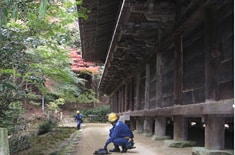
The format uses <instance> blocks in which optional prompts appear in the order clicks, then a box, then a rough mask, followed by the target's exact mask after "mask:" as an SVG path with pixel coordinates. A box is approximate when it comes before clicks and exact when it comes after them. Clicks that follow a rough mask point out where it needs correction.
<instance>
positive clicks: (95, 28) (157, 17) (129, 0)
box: [79, 0, 204, 95]
mask: <svg viewBox="0 0 235 155" xmlns="http://www.w3.org/2000/svg"><path fill="white" fill-rule="evenodd" d="M91 2H93V3H91ZM83 3H84V5H83V6H84V7H86V8H88V9H89V10H91V13H90V14H89V15H88V16H89V18H88V20H86V21H84V20H79V26H80V33H81V41H82V53H83V58H84V59H85V60H88V61H94V62H103V63H104V62H105V69H104V72H103V75H102V78H101V80H100V83H99V90H100V91H101V92H103V93H105V94H107V95H109V94H111V93H112V92H113V91H114V90H115V89H116V88H117V87H118V86H119V85H120V83H121V82H122V81H123V80H124V79H126V78H127V77H129V76H130V73H133V72H134V71H135V69H136V67H137V66H138V65H139V64H141V63H142V62H143V61H145V59H146V58H147V57H149V56H150V55H151V54H153V53H154V52H155V51H154V50H155V49H156V47H157V46H158V45H159V44H161V47H164V46H166V47H167V46H168V45H169V44H168V43H167V41H169V37H168V36H169V35H168V34H171V36H173V35H174V32H175V33H178V32H177V29H176V30H175V31H173V32H172V30H173V28H175V27H176V26H177V23H176V20H177V22H179V21H180V20H179V19H177V18H179V17H178V16H176V14H177V13H178V12H179V10H178V9H177V7H178V6H180V8H181V10H180V11H185V13H184V15H188V14H191V12H194V11H195V10H198V8H200V6H201V5H203V4H204V3H202V1H200V0H199V1H188V0H123V1H121V0H97V1H91V0H84V1H83ZM197 15H198V17H197ZM176 17H177V18H176ZM180 18H181V19H184V18H185V17H180ZM200 18H201V17H200V11H199V13H197V14H196V17H194V18H192V20H188V21H187V22H188V23H187V22H186V25H184V27H183V28H186V27H187V26H188V27H190V24H193V21H194V20H195V19H196V20H200ZM116 25H117V26H116ZM180 28H181V27H179V28H178V30H179V31H181V30H180ZM164 38H168V39H165V41H164Z"/></svg>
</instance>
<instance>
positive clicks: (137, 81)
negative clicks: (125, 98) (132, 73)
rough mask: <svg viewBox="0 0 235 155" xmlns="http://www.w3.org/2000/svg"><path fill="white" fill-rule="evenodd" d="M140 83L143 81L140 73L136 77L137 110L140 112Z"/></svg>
mask: <svg viewBox="0 0 235 155" xmlns="http://www.w3.org/2000/svg"><path fill="white" fill-rule="evenodd" d="M140 81H141V74H140V73H139V72H138V73H137V75H136V87H135V110H140Z"/></svg>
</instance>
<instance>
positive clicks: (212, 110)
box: [122, 99, 234, 117]
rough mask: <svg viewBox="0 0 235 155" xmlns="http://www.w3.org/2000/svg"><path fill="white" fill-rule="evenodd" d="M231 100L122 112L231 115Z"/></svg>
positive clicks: (128, 113) (164, 114)
mask: <svg viewBox="0 0 235 155" xmlns="http://www.w3.org/2000/svg"><path fill="white" fill-rule="evenodd" d="M233 102H234V100H233V99H231V100H223V101H218V102H216V101H214V102H210V103H197V104H190V105H175V106H172V107H166V108H156V109H151V110H137V111H129V112H124V113H122V114H127V115H130V116H158V115H163V116H173V115H185V116H202V115H213V114H217V115H219V114H220V115H228V116H231V117H232V116H233V114H234V111H233Z"/></svg>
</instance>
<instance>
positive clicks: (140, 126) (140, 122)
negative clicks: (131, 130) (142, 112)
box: [136, 117, 144, 133]
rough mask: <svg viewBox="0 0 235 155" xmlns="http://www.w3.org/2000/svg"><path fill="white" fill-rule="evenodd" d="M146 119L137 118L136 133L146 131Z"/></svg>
mask: <svg viewBox="0 0 235 155" xmlns="http://www.w3.org/2000/svg"><path fill="white" fill-rule="evenodd" d="M143 124H144V119H143V117H136V132H137V133H142V132H143V131H144V126H143Z"/></svg>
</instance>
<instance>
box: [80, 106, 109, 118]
mask: <svg viewBox="0 0 235 155" xmlns="http://www.w3.org/2000/svg"><path fill="white" fill-rule="evenodd" d="M109 112H110V108H109V106H101V107H98V108H92V109H86V110H83V111H82V114H83V118H84V119H86V120H87V121H89V122H106V121H107V118H106V115H107V114H108V113H109Z"/></svg>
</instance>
